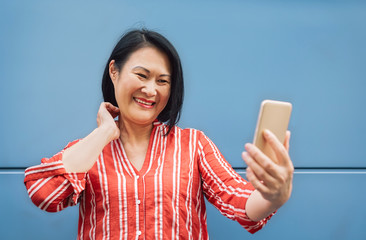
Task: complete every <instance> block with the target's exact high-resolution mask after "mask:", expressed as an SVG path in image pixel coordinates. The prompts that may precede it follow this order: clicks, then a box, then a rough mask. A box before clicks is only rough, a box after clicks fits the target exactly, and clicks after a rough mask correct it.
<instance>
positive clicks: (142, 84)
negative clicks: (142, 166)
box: [109, 47, 171, 125]
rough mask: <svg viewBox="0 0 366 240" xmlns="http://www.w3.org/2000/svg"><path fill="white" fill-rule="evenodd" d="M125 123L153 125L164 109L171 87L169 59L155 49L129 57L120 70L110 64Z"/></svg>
mask: <svg viewBox="0 0 366 240" xmlns="http://www.w3.org/2000/svg"><path fill="white" fill-rule="evenodd" d="M109 73H110V76H111V79H112V81H113V85H114V90H115V96H116V100H117V104H118V107H119V109H120V113H121V118H122V119H123V121H130V122H132V123H134V124H139V125H147V124H151V123H152V122H153V121H154V120H155V119H156V118H157V117H158V115H159V114H160V112H161V111H163V109H164V108H165V106H166V104H167V102H168V100H169V96H170V85H171V72H170V63H169V59H168V57H167V56H166V55H165V54H164V53H162V52H161V51H159V50H158V49H157V48H154V47H143V48H140V49H138V50H137V51H135V52H134V53H132V54H131V56H130V57H129V58H128V60H127V61H126V63H125V64H124V66H123V67H122V69H121V71H118V69H117V68H116V67H115V65H114V60H112V61H111V62H110V64H109Z"/></svg>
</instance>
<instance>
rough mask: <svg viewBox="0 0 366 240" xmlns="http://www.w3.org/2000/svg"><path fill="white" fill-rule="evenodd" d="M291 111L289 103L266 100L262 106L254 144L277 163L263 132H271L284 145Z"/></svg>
mask: <svg viewBox="0 0 366 240" xmlns="http://www.w3.org/2000/svg"><path fill="white" fill-rule="evenodd" d="M291 111H292V104H291V103H289V102H282V101H274V100H264V101H263V102H262V104H261V108H260V111H259V116H258V121H257V126H256V130H255V134H254V140H253V143H254V145H256V146H257V147H258V148H259V149H260V150H261V151H262V152H263V153H264V154H266V155H267V156H268V157H270V158H271V159H272V160H273V161H275V162H276V157H275V153H274V152H273V150H272V148H271V147H270V146H269V144H267V142H266V140H265V139H264V136H263V131H264V130H265V129H268V130H270V131H271V132H273V133H274V135H276V137H277V138H278V140H279V141H280V142H281V143H284V141H285V136H286V130H287V128H288V124H289V121H290V116H291Z"/></svg>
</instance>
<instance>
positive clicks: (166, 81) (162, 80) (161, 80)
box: [158, 79, 169, 83]
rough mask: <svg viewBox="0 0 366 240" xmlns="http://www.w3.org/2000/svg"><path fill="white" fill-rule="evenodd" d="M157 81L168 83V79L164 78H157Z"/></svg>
mask: <svg viewBox="0 0 366 240" xmlns="http://www.w3.org/2000/svg"><path fill="white" fill-rule="evenodd" d="M158 82H159V83H169V81H168V80H164V79H159V80H158Z"/></svg>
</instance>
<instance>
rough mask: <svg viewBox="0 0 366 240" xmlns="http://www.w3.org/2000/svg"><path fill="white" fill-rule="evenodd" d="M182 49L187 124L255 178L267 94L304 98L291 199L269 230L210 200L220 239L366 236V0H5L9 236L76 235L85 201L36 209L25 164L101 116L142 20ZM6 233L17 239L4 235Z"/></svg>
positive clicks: (4, 178) (297, 113) (296, 128)
mask: <svg viewBox="0 0 366 240" xmlns="http://www.w3.org/2000/svg"><path fill="white" fill-rule="evenodd" d="M134 27H147V28H151V29H153V30H157V31H159V32H160V33H162V34H163V35H165V36H166V37H167V38H168V39H169V40H170V41H171V42H172V43H173V44H174V45H175V47H176V48H177V50H178V52H179V53H180V56H181V58H182V62H183V69H184V75H185V86H186V94H185V102H184V107H183V114H182V118H181V121H180V123H179V126H181V127H193V128H197V129H200V130H203V131H204V132H205V133H206V134H207V135H208V136H209V137H210V138H211V139H212V140H213V141H214V142H215V143H216V145H217V146H218V147H219V149H220V150H221V151H222V153H223V154H224V156H225V157H226V159H227V160H228V161H229V162H230V163H231V164H232V166H233V167H235V168H236V169H237V171H238V172H240V173H242V174H243V177H245V174H244V170H243V168H244V167H245V164H244V163H243V161H242V160H241V157H240V154H241V151H242V150H243V145H244V144H245V143H246V142H251V141H252V138H253V134H254V129H255V124H256V119H257V115H258V110H259V106H260V102H261V101H262V100H263V99H277V100H284V101H290V102H292V103H293V114H292V118H291V121H290V126H289V129H290V130H291V131H292V138H291V149H290V154H291V157H292V160H293V163H294V165H295V168H296V171H295V176H294V191H293V196H292V198H291V199H290V201H289V202H288V203H287V204H286V205H285V206H284V207H283V208H282V209H281V210H280V211H279V212H278V213H277V215H276V216H275V217H274V218H273V219H272V220H271V221H270V222H269V224H268V226H266V227H265V228H264V229H263V230H262V231H260V232H259V233H257V234H255V235H253V236H251V235H250V234H248V233H246V232H245V230H243V229H241V227H240V226H239V224H237V223H235V222H232V221H230V220H227V219H226V218H225V217H223V216H221V215H220V214H219V213H218V212H217V211H216V210H215V209H213V208H212V207H209V208H208V211H209V212H208V224H209V232H210V236H211V238H212V239H225V238H228V239H239V238H245V237H247V238H254V239H266V238H268V237H269V236H278V237H281V239H294V238H296V239H309V238H311V239H365V238H366V229H365V228H364V226H365V224H366V219H365V215H366V207H365V204H364V203H365V201H366V193H365V191H364V182H365V180H366V159H365V155H366V148H365V147H364V143H365V140H364V139H365V138H364V136H365V135H366V124H365V122H366V111H365V106H364V105H365V103H366V94H365V90H366V67H365V63H366V45H365V43H366V2H365V1H325V0H322V1H284V0H281V1H235V0H227V1H185V2H184V3H183V2H178V1H161V0H158V1H152V2H149V1H143V0H140V1H108V2H107V3H104V2H103V3H102V2H99V1H62V2H61V1H60V2H55V3H51V2H48V1H32V2H28V1H24V0H23V1H19V0H15V1H0V108H1V113H0V114H1V124H0V139H1V144H0V190H1V198H0V234H3V235H4V239H24V238H37V239H49V238H51V236H52V237H53V239H58V238H59V239H65V238H66V239H70V238H71V239H75V238H76V228H77V207H74V208H70V209H67V210H65V211H64V212H60V213H57V214H50V213H44V212H42V211H41V210H39V209H37V208H36V207H34V206H32V204H31V202H30V200H29V199H28V197H27V194H26V191H25V188H24V186H23V184H22V181H23V173H24V168H26V167H28V166H32V165H36V164H38V163H39V162H40V159H41V158H42V157H50V156H52V155H53V154H54V153H56V152H58V151H59V150H60V149H61V148H63V147H64V146H65V145H66V144H67V143H68V142H70V141H72V140H74V139H76V138H81V137H84V136H85V135H87V134H88V133H89V132H91V131H92V130H93V129H94V128H95V127H96V121H95V119H96V112H97V110H98V107H99V104H100V102H101V101H102V95H101V90H100V85H101V76H102V73H103V69H104V66H105V64H106V61H107V59H108V57H109V54H110V52H111V50H112V49H113V47H114V44H115V43H116V42H117V40H118V39H119V37H120V36H121V35H122V34H123V33H124V32H125V31H126V30H128V29H130V28H134ZM0 238H2V239H3V237H2V235H0Z"/></svg>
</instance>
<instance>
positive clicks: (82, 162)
mask: <svg viewBox="0 0 366 240" xmlns="http://www.w3.org/2000/svg"><path fill="white" fill-rule="evenodd" d="M118 114H119V109H118V108H117V107H115V106H113V105H112V104H110V103H102V104H101V105H100V108H99V111H98V116H97V123H98V128H96V129H95V130H94V131H93V132H91V133H90V134H89V135H88V136H87V137H85V138H84V139H82V140H81V141H79V142H78V143H76V144H75V145H73V146H72V147H70V148H68V149H66V150H65V152H64V153H63V157H62V162H63V164H64V167H65V169H66V172H87V171H88V170H89V169H90V168H92V167H93V165H94V163H95V162H96V160H97V158H98V156H99V154H100V153H101V152H102V150H103V148H104V147H105V145H107V144H108V143H109V142H110V141H112V140H114V139H117V138H118V137H119V135H120V131H119V128H118V126H117V125H116V123H115V121H114V118H115V117H116V116H118Z"/></svg>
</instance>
